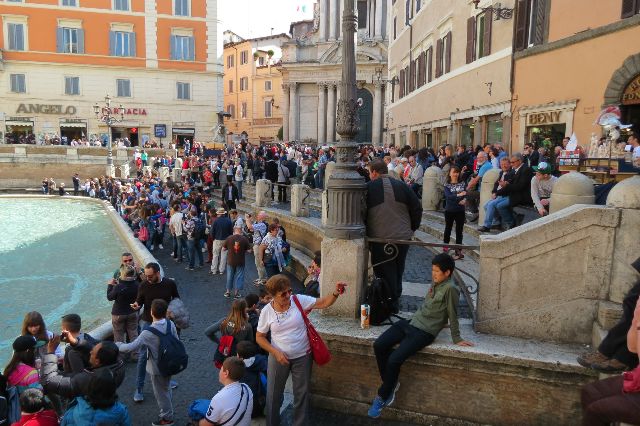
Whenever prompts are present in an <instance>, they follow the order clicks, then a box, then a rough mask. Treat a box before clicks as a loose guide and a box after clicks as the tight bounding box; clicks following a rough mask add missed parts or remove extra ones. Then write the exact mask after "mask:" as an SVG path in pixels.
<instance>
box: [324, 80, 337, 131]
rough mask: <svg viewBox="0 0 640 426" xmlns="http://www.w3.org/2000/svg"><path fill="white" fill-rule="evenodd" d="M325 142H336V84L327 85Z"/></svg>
mask: <svg viewBox="0 0 640 426" xmlns="http://www.w3.org/2000/svg"><path fill="white" fill-rule="evenodd" d="M325 138H326V142H327V143H333V142H335V140H336V83H334V82H330V83H327V134H326V137H325Z"/></svg>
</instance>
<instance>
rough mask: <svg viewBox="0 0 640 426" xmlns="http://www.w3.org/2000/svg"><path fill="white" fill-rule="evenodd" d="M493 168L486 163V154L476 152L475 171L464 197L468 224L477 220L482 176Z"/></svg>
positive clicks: (489, 163)
mask: <svg viewBox="0 0 640 426" xmlns="http://www.w3.org/2000/svg"><path fill="white" fill-rule="evenodd" d="M492 167H493V166H492V165H491V162H490V161H488V158H487V153H486V152H484V151H480V152H478V156H477V157H476V170H475V171H474V173H473V175H471V179H470V180H469V183H468V185H467V196H466V197H465V200H466V201H467V203H466V208H467V212H468V213H469V215H470V216H471V217H470V218H469V221H470V222H473V221H475V220H476V219H478V204H479V203H480V186H481V184H482V177H483V176H484V174H485V173H486V172H487V171H489V170H491V168H492Z"/></svg>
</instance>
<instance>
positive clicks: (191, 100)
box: [0, 0, 223, 144]
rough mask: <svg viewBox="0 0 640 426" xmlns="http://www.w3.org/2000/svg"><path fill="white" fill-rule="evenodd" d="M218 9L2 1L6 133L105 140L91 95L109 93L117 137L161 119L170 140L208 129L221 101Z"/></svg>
mask: <svg viewBox="0 0 640 426" xmlns="http://www.w3.org/2000/svg"><path fill="white" fill-rule="evenodd" d="M217 13H218V12H217V0H171V1H168V2H155V1H149V0H17V1H15V0H14V1H5V2H2V3H0V19H1V21H2V22H1V23H2V25H1V26H0V31H1V37H0V47H1V50H0V52H2V53H1V54H2V58H0V97H1V98H2V102H1V103H0V133H3V136H7V137H8V138H10V139H16V138H19V137H20V136H25V135H35V139H36V140H38V141H41V140H43V139H44V138H45V136H47V135H49V136H60V137H64V138H67V139H68V140H70V139H71V138H80V137H82V136H85V137H87V138H100V139H103V140H105V139H106V138H107V133H108V129H107V127H106V125H104V123H100V122H98V120H97V119H96V118H95V115H94V112H93V105H94V104H95V103H100V104H104V98H105V96H106V95H107V94H109V95H110V96H111V98H112V107H113V108H116V112H118V113H120V112H121V111H122V112H123V113H124V121H122V122H121V123H117V124H116V125H114V127H113V129H112V135H113V137H114V138H118V137H128V138H129V139H130V141H131V142H132V144H143V143H144V142H145V141H146V140H148V139H156V140H159V139H160V137H156V132H155V130H156V128H157V129H158V132H161V131H162V129H163V128H164V138H163V142H164V143H166V142H167V141H169V140H173V141H177V142H181V141H182V140H183V139H184V138H188V139H194V138H195V139H199V140H203V141H207V140H209V139H212V138H213V132H212V128H213V127H214V126H215V123H216V115H215V113H216V112H217V111H220V110H221V109H222V98H221V97H219V95H218V94H219V93H222V71H223V70H222V64H221V56H220V55H222V32H221V31H220V32H219V30H220V26H219V20H218V15H217ZM120 105H122V107H123V108H122V110H121V109H120ZM160 134H161V133H158V135H160ZM1 139H2V141H5V137H2V138H1Z"/></svg>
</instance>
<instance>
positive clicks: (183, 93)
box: [176, 81, 191, 101]
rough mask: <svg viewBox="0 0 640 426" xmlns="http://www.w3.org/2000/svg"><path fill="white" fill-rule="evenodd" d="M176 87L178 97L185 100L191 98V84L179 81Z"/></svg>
mask: <svg viewBox="0 0 640 426" xmlns="http://www.w3.org/2000/svg"><path fill="white" fill-rule="evenodd" d="M176 87H177V89H178V99H180V100H183V101H188V100H190V99H191V84H190V83H184V82H180V81H179V82H178V83H176Z"/></svg>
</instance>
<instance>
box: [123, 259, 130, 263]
mask: <svg viewBox="0 0 640 426" xmlns="http://www.w3.org/2000/svg"><path fill="white" fill-rule="evenodd" d="M122 261H123V262H125V263H129V262H133V259H122Z"/></svg>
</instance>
